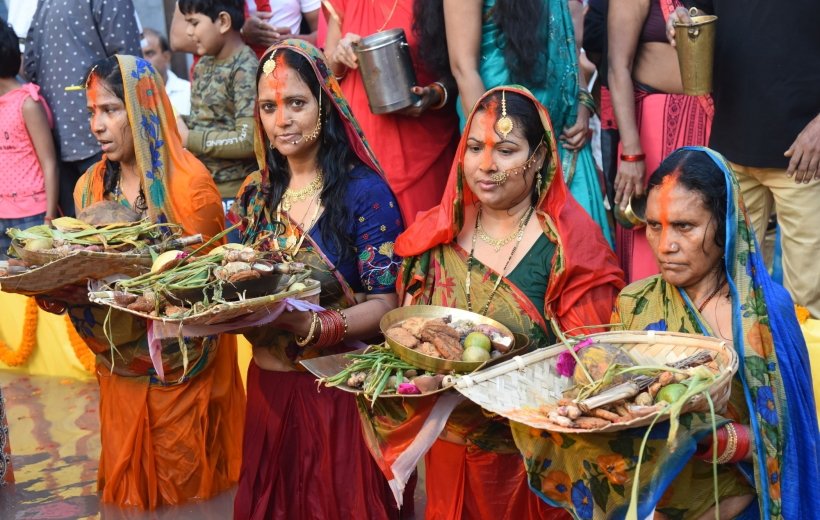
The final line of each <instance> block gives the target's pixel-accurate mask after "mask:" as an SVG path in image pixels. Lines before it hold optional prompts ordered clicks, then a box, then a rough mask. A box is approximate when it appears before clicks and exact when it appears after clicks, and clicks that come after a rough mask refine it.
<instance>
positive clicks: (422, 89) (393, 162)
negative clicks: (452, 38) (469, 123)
mask: <svg viewBox="0 0 820 520" xmlns="http://www.w3.org/2000/svg"><path fill="white" fill-rule="evenodd" d="M323 3H324V5H325V9H326V13H325V14H326V15H327V17H328V30H327V39H326V41H325V53H326V54H327V57H328V63H329V65H330V67H331V68H332V70H333V74H334V75H335V76H336V77H337V78H339V83H340V85H341V86H342V92H344V95H345V97H346V98H347V100H348V102H349V103H350V106H351V108H352V109H353V113H354V114H355V115H356V119H358V120H359V123H360V124H361V125H362V129H363V130H364V135H365V136H366V137H367V138H368V140H369V142H370V145H371V146H372V148H373V152H374V153H375V154H376V157H377V158H378V159H379V163H380V164H381V165H382V168H384V173H385V175H386V176H387V182H388V183H390V187H391V188H392V189H393V192H394V193H395V194H396V198H397V199H398V201H399V206H400V207H401V211H402V216H403V217H404V222H405V224H407V225H410V224H411V223H412V222H413V221H414V220H415V218H416V214H417V213H418V212H420V211H424V210H427V209H430V208H431V207H433V206H435V205H436V204H438V202H439V201H440V200H441V194H442V193H443V191H444V185H445V183H446V182H447V172H448V170H449V168H450V163H451V162H452V161H453V154H454V153H455V149H456V143H457V142H458V119H457V117H456V114H455V111H454V109H453V103H448V99H450V100H452V99H455V97H456V96H455V94H454V90H455V87H454V83H453V80H452V78H451V77H450V78H448V79H445V78H442V77H436V76H434V75H433V74H432V73H431V72H430V71H429V70H428V68H426V67H425V66H424V64H423V60H422V57H421V56H420V54H419V52H418V50H419V45H420V43H419V41H418V38H417V35H416V33H415V32H414V8H415V5H414V4H416V3H417V2H416V1H414V0H330V1H328V2H323ZM419 23H423V21H422V20H419ZM396 28H401V29H404V33H405V35H406V36H407V43H408V44H409V45H410V53H411V55H412V57H413V64H414V67H415V71H416V81H417V83H418V85H420V86H418V87H414V91H415V92H416V93H417V94H419V95H421V97H422V104H421V106H419V107H411V108H409V109H405V110H404V111H402V112H400V113H394V114H381V115H377V114H373V113H372V112H371V111H370V107H369V105H368V103H367V94H366V92H365V90H364V80H363V79H362V75H361V74H360V73H359V71H358V70H357V68H358V64H357V62H356V56H355V54H354V53H353V51H352V48H351V45H352V44H353V43H355V42H357V41H359V40H360V39H361V38H362V37H365V36H369V35H371V34H373V33H377V32H380V31H384V30H389V29H396ZM425 34H426V33H425ZM442 35H443V32H442ZM442 43H443V42H442ZM428 57H429V56H428V55H425V59H427V58H428ZM448 84H450V86H449V87H448V86H447V85H448ZM425 85H426V86H425ZM448 89H449V90H450V93H449V94H448Z"/></svg>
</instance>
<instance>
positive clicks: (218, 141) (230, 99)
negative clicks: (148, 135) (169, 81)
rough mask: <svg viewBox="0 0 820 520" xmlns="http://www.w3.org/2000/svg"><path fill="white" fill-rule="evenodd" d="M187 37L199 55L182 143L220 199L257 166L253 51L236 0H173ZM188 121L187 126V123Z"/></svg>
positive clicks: (230, 198) (229, 195) (229, 198)
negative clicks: (207, 174)
mask: <svg viewBox="0 0 820 520" xmlns="http://www.w3.org/2000/svg"><path fill="white" fill-rule="evenodd" d="M179 10H180V12H181V13H182V14H183V15H185V21H186V22H187V24H188V26H187V34H188V37H189V38H191V40H192V41H193V42H194V43H195V44H196V53H197V54H199V55H200V56H202V58H201V59H200V60H199V62H198V63H197V64H196V66H195V67H194V72H193V81H192V82H191V115H190V116H188V118H187V125H185V121H181V122H180V124H179V126H180V134H181V136H182V142H183V143H185V147H186V148H188V150H190V151H191V152H193V153H194V154H195V155H196V156H197V157H198V158H199V160H201V161H202V162H203V163H204V164H205V166H207V167H208V169H209V170H210V171H211V174H212V175H213V177H214V181H216V185H217V187H218V188H219V193H220V194H221V195H222V200H223V204H225V205H226V208H225V209H226V210H227V209H228V207H227V205H229V204H230V203H231V202H233V200H234V198H235V197H236V193H237V191H239V187H240V186H241V185H242V181H244V179H245V177H246V176H247V175H248V174H249V173H251V172H253V171H255V170H256V169H257V164H256V159H255V157H254V153H253V132H254V120H253V109H254V103H255V100H256V84H255V80H256V67H257V65H258V61H257V59H256V55H255V54H254V52H253V51H252V50H251V49H250V47H248V46H247V45H245V43H244V42H243V41H242V36H241V34H240V33H239V29H241V28H242V24H243V23H244V20H245V15H244V11H243V1H242V0H179ZM188 125H189V126H190V130H189V128H188Z"/></svg>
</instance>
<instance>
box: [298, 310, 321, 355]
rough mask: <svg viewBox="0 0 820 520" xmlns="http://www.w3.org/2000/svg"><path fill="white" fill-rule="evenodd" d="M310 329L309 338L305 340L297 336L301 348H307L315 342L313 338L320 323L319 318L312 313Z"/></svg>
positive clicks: (306, 337)
mask: <svg viewBox="0 0 820 520" xmlns="http://www.w3.org/2000/svg"><path fill="white" fill-rule="evenodd" d="M310 315H311V317H310V329H308V333H307V336H305V337H304V338H300V337H299V336H295V340H296V345H298V346H300V347H306V346H308V345H309V344H310V342H312V341H313V337H314V336H315V335H316V325H317V324H318V323H319V316H318V315H317V314H316V313H315V312H313V311H310Z"/></svg>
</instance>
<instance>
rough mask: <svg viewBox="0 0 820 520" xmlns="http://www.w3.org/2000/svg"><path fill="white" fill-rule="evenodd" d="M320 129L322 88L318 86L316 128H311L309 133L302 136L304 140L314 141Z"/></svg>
mask: <svg viewBox="0 0 820 520" xmlns="http://www.w3.org/2000/svg"><path fill="white" fill-rule="evenodd" d="M321 131H322V88H321V87H319V117H318V119H317V120H316V128H314V129H313V131H312V132H311V133H309V134H308V135H306V136H305V137H304V142H306V143H309V142H311V141H315V140H316V139H317V138H318V137H319V133H320V132H321Z"/></svg>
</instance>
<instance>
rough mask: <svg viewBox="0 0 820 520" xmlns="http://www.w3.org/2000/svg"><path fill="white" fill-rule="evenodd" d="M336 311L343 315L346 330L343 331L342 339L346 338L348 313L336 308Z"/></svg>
mask: <svg viewBox="0 0 820 520" xmlns="http://www.w3.org/2000/svg"><path fill="white" fill-rule="evenodd" d="M336 312H338V313H339V316H341V317H342V321H343V322H344V324H345V330H344V332H342V339H344V338H345V336H347V315H346V314H345V313H344V312H342V311H340V310H339V309H336Z"/></svg>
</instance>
